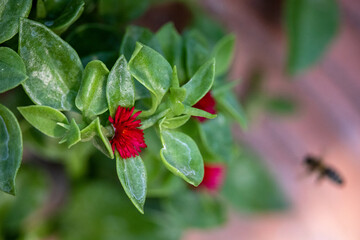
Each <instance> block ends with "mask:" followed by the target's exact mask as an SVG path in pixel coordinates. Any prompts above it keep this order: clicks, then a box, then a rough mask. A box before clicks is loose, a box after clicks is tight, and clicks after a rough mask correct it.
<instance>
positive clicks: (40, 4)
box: [36, 0, 47, 18]
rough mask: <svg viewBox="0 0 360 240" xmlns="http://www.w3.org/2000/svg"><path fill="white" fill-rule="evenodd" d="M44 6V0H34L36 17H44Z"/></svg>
mask: <svg viewBox="0 0 360 240" xmlns="http://www.w3.org/2000/svg"><path fill="white" fill-rule="evenodd" d="M46 12H47V11H46V6H45V3H44V0H37V1H36V18H45V17H46Z"/></svg>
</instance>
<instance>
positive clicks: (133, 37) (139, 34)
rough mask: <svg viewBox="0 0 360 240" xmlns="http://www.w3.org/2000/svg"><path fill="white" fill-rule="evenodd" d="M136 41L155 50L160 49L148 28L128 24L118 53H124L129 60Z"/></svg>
mask: <svg viewBox="0 0 360 240" xmlns="http://www.w3.org/2000/svg"><path fill="white" fill-rule="evenodd" d="M136 42H140V43H142V44H145V45H147V46H149V47H151V48H152V49H154V50H156V51H157V52H159V51H160V45H159V43H158V41H157V38H156V37H155V36H154V34H153V33H152V32H151V31H150V30H149V29H147V28H142V27H138V26H128V27H127V28H126V32H125V35H124V38H123V40H122V43H121V46H120V55H121V54H122V55H124V56H125V58H126V60H128V61H129V60H130V58H131V55H132V54H133V52H134V50H135V48H136Z"/></svg>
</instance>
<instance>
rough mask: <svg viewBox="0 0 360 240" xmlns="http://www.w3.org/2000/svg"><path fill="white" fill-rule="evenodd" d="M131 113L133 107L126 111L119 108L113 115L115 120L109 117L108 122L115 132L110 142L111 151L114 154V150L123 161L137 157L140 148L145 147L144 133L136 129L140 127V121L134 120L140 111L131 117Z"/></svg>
mask: <svg viewBox="0 0 360 240" xmlns="http://www.w3.org/2000/svg"><path fill="white" fill-rule="evenodd" d="M133 111H134V107H132V108H131V109H127V108H124V107H121V106H119V107H118V108H117V110H116V113H115V120H114V119H113V118H112V117H111V116H109V121H110V122H111V124H112V126H113V128H114V130H115V134H114V136H113V138H112V139H111V140H110V143H111V146H112V150H113V151H114V152H115V148H116V149H117V151H118V152H119V154H120V156H121V157H122V158H124V159H126V158H130V157H135V156H138V155H139V153H140V152H141V149H140V148H146V147H147V146H146V144H145V140H144V132H143V130H142V129H139V128H138V127H140V126H141V120H140V119H139V120H136V117H137V116H139V114H140V113H141V111H139V112H137V113H135V114H134V115H133V116H131V115H132V114H133ZM135 120H136V121H135Z"/></svg>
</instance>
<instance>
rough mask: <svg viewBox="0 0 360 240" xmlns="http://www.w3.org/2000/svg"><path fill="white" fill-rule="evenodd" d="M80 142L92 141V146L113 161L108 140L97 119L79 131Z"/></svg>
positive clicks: (112, 153)
mask: <svg viewBox="0 0 360 240" xmlns="http://www.w3.org/2000/svg"><path fill="white" fill-rule="evenodd" d="M80 134H81V140H82V141H85V142H86V141H90V140H93V144H94V146H95V147H96V148H97V149H99V150H100V151H101V152H102V153H104V154H105V155H106V156H107V157H109V158H111V159H113V158H114V152H113V151H112V148H111V144H110V142H109V140H108V139H107V138H106V137H105V135H104V133H103V127H102V126H101V124H100V120H99V117H97V118H95V120H93V121H92V122H91V123H90V124H89V125H88V126H87V127H85V128H84V129H82V130H81V131H80Z"/></svg>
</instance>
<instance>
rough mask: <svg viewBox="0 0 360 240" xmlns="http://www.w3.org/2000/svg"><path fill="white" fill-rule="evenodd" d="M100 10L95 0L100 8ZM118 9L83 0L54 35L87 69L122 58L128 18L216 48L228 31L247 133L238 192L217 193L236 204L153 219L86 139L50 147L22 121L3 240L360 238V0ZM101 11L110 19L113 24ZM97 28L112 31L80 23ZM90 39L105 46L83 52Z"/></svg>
mask: <svg viewBox="0 0 360 240" xmlns="http://www.w3.org/2000/svg"><path fill="white" fill-rule="evenodd" d="M45 2H46V1H45ZM54 2H57V1H54ZM58 2H59V3H60V2H61V1H58ZM98 2H102V3H103V5H101V6H102V7H100V10H99V11H98V7H97V5H96V4H97V3H98ZM114 2H117V1H116V0H107V1H105V0H99V1H97V0H87V1H85V3H86V4H85V10H84V13H83V15H82V16H81V18H80V19H79V20H78V21H77V22H76V24H74V26H72V27H71V28H70V29H69V30H68V31H67V32H65V33H64V34H63V35H62V36H61V37H62V38H64V39H65V40H66V41H68V42H69V43H70V45H71V46H72V47H73V48H75V49H76V51H77V52H78V54H79V55H80V57H81V60H82V61H83V63H85V62H88V61H90V60H91V59H94V58H96V57H98V58H100V59H102V60H103V58H104V59H105V60H103V61H104V62H106V59H107V60H109V62H112V61H114V59H115V60H116V58H117V56H118V52H119V49H115V50H114V49H113V48H114V46H120V42H121V38H122V36H123V35H124V32H125V28H124V26H126V24H129V23H131V24H134V25H139V26H143V27H147V28H150V29H151V30H152V31H157V30H158V29H159V28H160V27H161V26H163V25H164V24H165V23H167V22H169V21H172V22H173V23H174V25H175V27H176V28H177V30H178V31H179V32H180V33H181V32H182V31H184V30H186V28H187V27H189V26H191V27H194V28H198V29H200V30H201V31H202V32H203V33H204V34H205V36H207V37H208V38H209V39H210V40H214V39H216V40H218V39H219V36H222V35H224V34H225V33H226V32H232V33H234V34H235V35H236V46H235V49H236V50H235V55H234V60H233V64H232V67H231V71H230V73H229V75H228V77H227V78H228V79H229V80H231V81H232V80H234V81H239V83H240V84H238V85H237V86H236V87H235V91H236V94H237V97H238V99H239V100H240V102H241V103H242V105H243V107H244V110H245V112H246V114H247V118H248V129H247V130H243V129H241V128H240V127H239V126H237V125H236V126H235V125H234V126H233V133H234V135H235V138H236V141H237V142H238V145H239V149H241V152H242V155H241V156H240V157H239V165H238V166H236V167H235V168H234V169H235V170H237V171H233V172H232V173H231V174H229V175H231V178H232V181H233V182H234V184H233V185H230V187H227V186H228V185H226V183H225V186H224V191H223V194H224V196H227V197H228V199H227V200H228V201H229V202H230V204H228V203H229V202H226V203H225V204H218V199H217V198H216V200H215V202H214V201H213V200H211V199H212V198H211V197H210V198H209V197H208V196H206V197H205V198H204V199H202V198H201V200H199V201H198V199H197V197H194V196H190V195H191V194H190V195H189V196H184V197H183V198H182V197H179V199H178V200H177V199H175V200H174V199H166V203H165V204H159V202H158V201H157V199H155V198H151V197H150V198H149V199H147V200H146V210H145V212H146V213H147V214H145V215H144V216H143V215H140V214H139V213H138V212H136V210H135V209H134V207H133V206H132V205H131V203H130V201H129V200H128V199H127V198H126V196H125V194H124V192H122V190H121V187H120V184H119V183H118V179H117V176H116V173H115V171H114V166H113V162H111V161H107V159H104V161H102V159H103V158H102V157H101V156H100V155H99V154H98V153H96V151H94V149H93V148H92V147H91V146H90V147H89V146H88V145H85V144H84V145H81V144H80V146H78V147H74V148H73V150H72V151H66V152H65V151H64V148H59V147H54V146H55V145H56V146H58V145H57V142H56V141H53V142H51V140H50V139H49V138H46V137H44V136H43V135H42V134H41V133H39V132H38V131H36V130H34V129H33V128H31V127H30V125H29V124H27V123H26V121H24V120H22V121H20V125H21V128H22V130H23V131H24V132H26V133H25V134H24V139H25V140H24V141H25V145H24V149H25V150H24V159H23V165H22V167H21V169H20V171H19V175H18V178H17V188H18V189H17V192H18V195H17V197H16V198H13V197H11V196H8V195H5V194H1V195H0V240H1V239H48V240H57V239H125V240H128V239H178V238H180V239H184V240H203V239H204V240H205V239H206V240H212V239H213V240H218V239H229V240H232V239H234V240H235V239H236V240H237V239H245V240H282V239H284V240H285V239H286V240H298V239H299V240H300V239H301V240H303V239H306V240H357V239H360V228H359V226H358V223H359V222H360V204H359V202H360V188H359V187H358V186H357V185H356V184H357V182H359V180H360V179H359V178H360V177H359V174H357V173H359V171H360V164H359V163H360V162H359V161H358V159H357V158H358V157H359V156H360V94H359V92H360V81H359V80H358V79H357V78H358V76H359V75H360V44H359V40H360V2H359V1H357V0H339V1H337V2H336V1H332V0H316V1H315V0H312V1H311V0H310V1H309V0H287V1H285V0H221V1H219V0H201V1H200V0H199V1H185V0H184V1H161V0H152V1H135V0H134V1H133V2H132V1H131V0H130V1H125V0H124V1H122V2H124V3H126V4H125V5H124V6H126V7H127V8H126V9H125V10H126V11H124V9H120V8H118V9H116V8H112V6H113V3H114ZM130 3H131V4H130ZM132 3H134V4H133V5H132ZM286 3H287V4H286ZM334 3H335V5H334ZM336 3H337V4H336ZM312 4H314V5H312ZM65 5H66V4H65ZM285 5H286V6H287V7H289V9H290V10H289V9H288V11H287V13H289V12H290V13H291V12H292V13H294V14H293V15H291V16H289V15H287V13H286V12H285V10H284V9H286V6H285ZM323 5H324V6H328V5H331V6H330V7H329V8H327V7H325V8H323V7H322V6H323ZM109 6H110V7H109ZM119 9H120V10H119ZM134 9H135V10H134ZM118 10H119V11H120V14H118V12H116V11H118ZM313 10H314V11H313ZM112 11H113V12H112ZM94 12H95V13H96V14H94ZM109 12H110V13H116V14H118V15H111V14H110V18H107V17H109V15H107V13H109ZM314 12H315V14H314ZM317 13H318V17H316V16H317ZM31 14H33V15H31ZM31 14H30V18H31V17H33V16H35V15H36V14H35V13H34V10H32V13H31ZM301 14H302V15H301ZM94 16H95V17H94ZM114 16H115V17H114ZM119 16H120V17H119ZM292 16H297V17H299V16H300V17H299V18H292ZM314 16H315V17H314ZM324 16H325V17H324ZM33 18H35V17H33ZM299 19H300V20H299ZM299 21H300V22H299ZM98 22H101V24H108V25H109V26H110V25H111V24H113V25H111V27H109V28H108V27H104V26H101V27H99V26H100V25H96V24H92V25H90V24H89V25H88V26H84V27H83V26H82V24H84V23H85V24H86V23H98ZM114 23H115V24H114ZM117 24H118V25H117ZM114 26H115V27H114ZM309 26H310V27H309ZM314 26H315V27H314ZM114 29H116V31H114ZM114 32H116V33H114ZM299 32H300V33H301V34H300V35H299V34H298V33H299ZM314 32H315V35H314ZM88 34H90V35H88ZM87 39H92V41H93V42H96V41H99V42H102V43H104V44H103V45H101V46H100V44H99V45H96V46H95V47H94V46H90V45H86V42H87V41H86V40H87ZM104 39H106V40H104ZM299 39H300V40H299ZM15 41H16V40H15ZM296 41H299V42H296ZM290 43H291V44H290ZM302 43H304V44H303V45H302ZM5 45H7V46H12V45H14V43H13V42H11V41H9V42H7V43H6V44H5ZM15 45H16V44H15ZM294 46H295V47H294ZM91 47H94V48H97V47H99V49H95V50H94V49H91ZM92 50H94V52H91V51H92ZM299 59H300V60H299ZM106 63H107V62H106ZM15 96H23V98H26V99H25V100H19V99H18V98H17V97H15ZM0 100H1V101H2V103H4V104H5V105H6V106H8V107H9V108H10V109H15V107H16V106H19V105H26V104H31V102H30V100H29V99H27V97H26V96H25V93H24V91H23V90H22V89H21V88H16V89H15V90H12V91H9V92H7V93H5V94H2V95H0ZM14 112H15V110H14ZM44 146H45V147H44ZM36 153H40V154H42V155H43V158H41V157H40V158H39V155H36ZM309 154H310V155H314V156H318V157H320V158H322V159H323V160H324V161H325V162H326V164H329V165H330V166H331V167H333V169H335V170H336V171H338V172H339V173H340V175H341V176H342V177H343V178H344V180H345V184H344V185H342V186H339V185H336V184H334V183H333V182H331V181H330V180H329V179H323V180H322V181H320V182H319V181H317V179H316V178H317V176H316V174H313V175H308V174H306V171H305V168H304V164H303V160H304V157H305V156H306V155H309ZM59 156H61V158H62V160H61V161H60V160H59V159H58V158H59ZM99 159H100V161H99ZM229 172H230V170H229ZM194 199H195V200H194ZM209 199H210V200H209ZM223 201H224V199H222V198H220V200H219V202H223ZM196 204H199V205H196ZM160 205H161V206H160ZM164 206H165V207H164ZM188 206H191V207H193V208H191V207H188ZM204 206H205V207H204ZM209 206H210V207H209ZM223 206H226V208H225V210H224V207H223ZM163 209H166V214H164V213H163V212H161V211H160V210H163ZM194 209H196V211H195V210H194ZM208 209H211V210H209V211H208V212H207V210H208ZM223 211H226V212H227V213H228V218H226V217H225V216H224V215H225V214H224V213H223ZM182 218H183V219H182ZM184 219H185V220H184ZM189 219H190V220H194V221H189ZM226 219H227V220H226ZM197 220H199V222H197ZM186 221H189V222H187V223H185V224H184V222H186ZM159 226H161V227H159ZM204 227H206V228H204ZM184 229H186V230H184ZM183 230H184V231H183Z"/></svg>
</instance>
